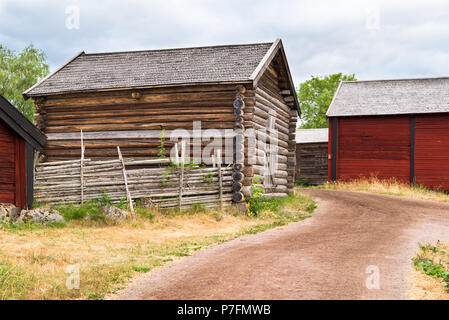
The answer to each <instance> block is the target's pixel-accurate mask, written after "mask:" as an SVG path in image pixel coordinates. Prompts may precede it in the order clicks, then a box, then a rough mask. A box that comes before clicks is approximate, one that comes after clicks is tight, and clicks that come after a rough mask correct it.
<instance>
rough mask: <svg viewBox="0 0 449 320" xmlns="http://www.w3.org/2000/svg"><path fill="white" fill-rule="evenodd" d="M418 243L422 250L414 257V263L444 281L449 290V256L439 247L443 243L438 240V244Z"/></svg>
mask: <svg viewBox="0 0 449 320" xmlns="http://www.w3.org/2000/svg"><path fill="white" fill-rule="evenodd" d="M418 245H419V247H420V249H421V252H420V253H419V254H417V255H416V257H415V258H414V259H413V265H414V266H415V268H417V269H419V270H421V271H422V272H423V273H424V274H426V275H428V276H430V277H433V278H437V279H439V280H440V281H442V282H443V284H444V288H445V289H446V291H447V292H449V257H448V256H447V255H446V252H445V251H444V250H440V249H439V248H440V247H441V246H442V244H441V243H440V242H439V241H438V242H437V244H436V245H432V244H425V245H423V244H420V243H419V244H418ZM435 261H438V262H435Z"/></svg>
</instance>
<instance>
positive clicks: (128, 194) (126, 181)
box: [117, 146, 136, 221]
mask: <svg viewBox="0 0 449 320" xmlns="http://www.w3.org/2000/svg"><path fill="white" fill-rule="evenodd" d="M117 152H118V158H119V160H120V162H121V163H122V173H123V180H124V182H125V189H126V198H128V203H129V208H130V209H131V215H132V217H133V220H134V221H136V216H135V214H134V207H133V199H132V198H131V192H129V189H128V178H127V177H126V168H125V161H124V160H123V157H122V153H121V152H120V147H119V146H117Z"/></svg>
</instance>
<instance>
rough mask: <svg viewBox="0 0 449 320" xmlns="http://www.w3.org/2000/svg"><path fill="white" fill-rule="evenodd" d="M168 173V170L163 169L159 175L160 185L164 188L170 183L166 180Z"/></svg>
mask: <svg viewBox="0 0 449 320" xmlns="http://www.w3.org/2000/svg"><path fill="white" fill-rule="evenodd" d="M169 175H170V172H169V171H164V172H163V173H162V175H161V186H162V187H163V188H165V187H166V186H168V185H169V184H170V183H169V181H168V176H169Z"/></svg>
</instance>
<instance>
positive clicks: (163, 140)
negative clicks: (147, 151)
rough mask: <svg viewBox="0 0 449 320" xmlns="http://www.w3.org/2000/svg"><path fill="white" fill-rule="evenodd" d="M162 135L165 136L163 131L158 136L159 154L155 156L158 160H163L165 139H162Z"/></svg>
mask: <svg viewBox="0 0 449 320" xmlns="http://www.w3.org/2000/svg"><path fill="white" fill-rule="evenodd" d="M164 135H165V129H162V131H161V134H160V136H159V146H158V149H159V152H158V154H157V156H158V157H159V158H161V159H163V158H165V138H164Z"/></svg>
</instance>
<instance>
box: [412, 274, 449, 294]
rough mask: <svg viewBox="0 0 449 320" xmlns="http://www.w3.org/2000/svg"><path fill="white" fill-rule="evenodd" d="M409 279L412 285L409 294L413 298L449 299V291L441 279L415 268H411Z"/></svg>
mask: <svg viewBox="0 0 449 320" xmlns="http://www.w3.org/2000/svg"><path fill="white" fill-rule="evenodd" d="M407 280H408V283H409V285H410V286H411V287H412V289H411V290H410V292H409V296H410V298H411V299H413V300H449V293H447V292H446V290H444V286H443V284H442V283H441V281H439V280H438V279H435V278H431V277H429V276H428V275H426V274H424V273H422V272H421V271H419V270H416V269H415V268H411V270H410V273H409V278H408V279H407Z"/></svg>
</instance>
